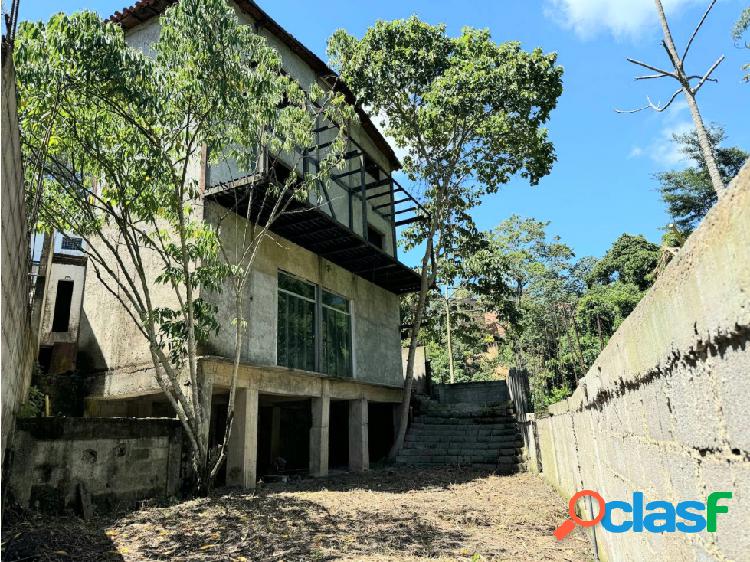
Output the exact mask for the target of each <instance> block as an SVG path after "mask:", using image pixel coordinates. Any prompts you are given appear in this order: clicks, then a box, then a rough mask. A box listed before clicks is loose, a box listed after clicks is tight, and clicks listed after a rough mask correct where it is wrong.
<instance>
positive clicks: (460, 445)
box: [404, 439, 523, 451]
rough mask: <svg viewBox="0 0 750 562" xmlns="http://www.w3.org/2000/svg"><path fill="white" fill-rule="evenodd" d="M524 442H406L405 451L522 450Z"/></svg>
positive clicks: (515, 440)
mask: <svg viewBox="0 0 750 562" xmlns="http://www.w3.org/2000/svg"><path fill="white" fill-rule="evenodd" d="M522 447H523V441H522V440H520V439H514V440H512V441H510V440H508V441H492V442H488V441H485V442H478V443H467V442H465V441H429V442H426V441H405V442H404V449H420V450H422V449H464V450H472V451H488V450H499V449H520V448H522Z"/></svg>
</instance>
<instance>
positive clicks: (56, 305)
mask: <svg viewBox="0 0 750 562" xmlns="http://www.w3.org/2000/svg"><path fill="white" fill-rule="evenodd" d="M52 240H53V243H52V248H51V250H52V259H51V263H50V265H49V266H48V272H47V291H46V298H45V301H44V305H43V308H42V317H41V326H40V334H39V357H38V359H37V362H38V363H39V367H40V369H41V371H42V372H43V373H45V374H49V375H59V374H62V373H70V372H72V371H74V370H75V369H76V356H77V354H78V330H79V327H80V322H81V311H82V305H83V287H84V282H85V280H86V255H85V254H84V252H83V251H82V250H83V246H82V245H83V240H82V239H81V238H78V237H76V236H69V235H65V234H62V233H59V232H56V233H55V234H54V236H53V238H52Z"/></svg>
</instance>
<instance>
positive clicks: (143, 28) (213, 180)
mask: <svg viewBox="0 0 750 562" xmlns="http://www.w3.org/2000/svg"><path fill="white" fill-rule="evenodd" d="M235 9H236V11H237V15H238V17H239V19H240V21H242V22H243V23H245V24H247V25H249V26H253V27H255V22H254V21H253V19H252V18H251V17H250V16H249V15H247V14H246V13H244V12H242V11H241V10H240V9H239V8H238V7H236V6H235ZM159 30H160V23H159V18H158V17H154V18H151V19H150V20H148V21H146V22H144V23H143V24H142V25H139V26H137V27H135V28H133V29H131V30H129V31H128V32H127V38H126V40H127V42H128V44H129V45H130V46H132V47H134V48H136V49H139V50H141V51H143V52H144V53H146V54H147V55H149V56H155V52H154V50H153V48H152V45H153V43H154V42H155V41H157V40H158V38H159ZM257 32H258V34H259V35H261V36H262V37H264V38H265V39H266V40H267V42H268V44H269V45H270V46H271V47H273V48H274V49H275V50H276V51H278V52H279V54H280V55H281V58H282V63H283V67H284V70H285V71H286V72H287V73H288V74H289V75H290V76H291V77H293V78H294V79H295V80H297V82H299V84H300V85H301V86H302V88H304V89H305V90H309V89H310V87H311V85H312V84H314V83H317V84H318V85H319V86H321V87H322V88H324V89H328V86H327V85H326V84H325V83H324V82H323V81H322V80H321V79H320V77H319V76H317V75H316V73H315V71H314V70H313V69H312V68H311V67H310V66H309V65H308V64H307V63H306V62H304V61H303V60H302V59H301V58H300V57H299V56H298V55H297V54H295V53H294V52H292V50H291V49H290V48H289V47H288V46H287V45H286V44H285V43H284V42H283V41H282V40H280V39H279V38H278V37H276V36H275V35H273V34H272V33H271V32H269V31H268V30H267V29H265V28H263V27H261V28H259V29H258V30H257ZM335 134H336V133H335V132H333V131H327V132H323V133H321V138H320V142H321V144H323V143H325V142H326V141H328V140H331V139H332V138H333V137H334V136H335ZM348 134H349V136H350V137H351V138H352V139H353V140H354V141H356V142H357V143H358V144H359V145H360V146H362V147H363V148H364V150H365V151H366V152H367V155H368V156H369V157H370V158H372V160H373V161H375V162H376V163H377V164H379V165H380V166H381V167H382V168H383V169H384V170H386V171H390V170H391V165H390V162H389V160H388V158H387V157H386V156H385V155H384V154H383V153H382V152H381V151H380V150H378V149H377V147H376V146H375V143H374V142H373V141H372V139H371V138H370V137H369V136H368V135H367V133H366V132H365V131H364V129H363V128H362V126H361V124H360V123H358V122H354V123H352V124H351V125H350V127H349V130H348ZM353 148H354V146H350V147H349V150H352V149H353ZM326 152H327V149H324V150H323V151H321V153H320V157H321V158H322V157H323V156H324V155H325V153H326ZM280 158H281V160H282V161H283V162H285V163H286V164H287V165H288V166H290V167H292V166H293V167H296V168H297V170H298V171H299V172H300V173H302V160H301V158H300V157H299V156H297V157H294V158H291V157H290V156H288V155H286V156H285V155H281V157H280ZM358 167H359V162H358V161H357V160H353V161H352V162H351V168H347V169H345V170H344V169H342V170H339V171H349V169H353V170H356V169H358ZM247 174H248V170H240V169H239V168H238V166H237V163H236V162H234V161H220V162H217V163H213V164H209V165H208V170H207V174H206V176H207V182H208V183H209V184H210V185H216V184H219V183H222V182H228V181H231V180H234V179H237V178H240V177H243V176H246V175H247ZM375 180H376V178H373V177H372V176H369V175H368V176H367V179H366V181H367V182H368V183H370V182H373V181H375ZM341 181H342V182H343V183H344V184H346V185H349V186H350V187H351V186H355V185H356V186H359V181H360V179H359V174H355V175H354V176H350V177H347V178H343V179H342V180H341ZM383 189H384V188H380V189H378V190H377V191H383ZM326 191H327V192H328V196H329V198H330V200H331V204H332V207H333V213H335V216H336V219H337V220H338V221H339V222H341V223H342V224H344V225H347V226H348V225H349V221H350V217H349V204H348V199H349V196H348V194H347V193H346V191H345V190H344V189H342V188H341V187H340V186H339V185H337V184H336V183H335V182H333V181H329V182H328V183H327V184H326ZM373 193H374V192H373V191H370V192H369V193H368V195H373ZM388 201H389V197H382V198H377V199H371V200H370V201H368V202H367V208H368V211H367V222H368V223H370V225H372V226H373V227H374V228H376V229H377V230H378V231H380V232H381V233H382V234H383V237H384V240H383V249H384V251H385V252H387V253H388V254H391V255H393V231H392V227H391V224H390V222H388V220H386V219H384V218H383V217H382V216H381V215H379V214H378V213H377V212H376V211H375V210H374V209H373V207H375V206H377V205H381V204H384V203H386V202H388ZM311 202H312V203H313V204H315V205H318V206H319V208H320V209H321V210H322V211H323V212H325V213H327V214H331V211H330V209H329V206H328V203H327V199H326V198H325V196H324V195H323V194H315V193H312V194H311ZM380 212H381V213H385V212H390V211H389V208H387V207H385V208H383V209H381V210H380ZM351 221H352V224H353V230H354V231H355V232H356V233H357V234H359V235H362V234H363V232H364V227H363V221H362V202H361V200H360V199H357V198H356V197H355V199H354V201H353V205H352V217H351Z"/></svg>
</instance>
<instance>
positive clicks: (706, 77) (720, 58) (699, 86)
mask: <svg viewBox="0 0 750 562" xmlns="http://www.w3.org/2000/svg"><path fill="white" fill-rule="evenodd" d="M724 58H725V57H724V55H721V56H720V57H719V58H718V60H717V61H716V62H715V63H714V64H713V65H712V66H711V68H709V69H708V72H706V74H704V75H703V78H701V81H700V82H698V85H697V86H696V87H695V88H693V95H695V94H697V93H698V90H700V89H701V86H703V84H705V83H706V82H707V81H708V80H711V78H709V76H711V73H712V72H713V71H714V70H716V67H717V66H719V65H720V64H721V61H723V60H724ZM713 81H714V82H715V81H716V80H715V79H714V80H713Z"/></svg>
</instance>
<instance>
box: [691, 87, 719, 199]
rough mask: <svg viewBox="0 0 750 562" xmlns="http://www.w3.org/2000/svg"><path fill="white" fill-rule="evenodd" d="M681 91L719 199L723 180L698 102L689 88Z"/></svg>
mask: <svg viewBox="0 0 750 562" xmlns="http://www.w3.org/2000/svg"><path fill="white" fill-rule="evenodd" d="M682 90H683V92H684V93H685V99H686V100H687V104H688V107H689V108H690V115H691V116H692V117H693V123H695V130H696V131H697V133H698V143H699V144H700V147H701V152H702V153H703V158H704V160H705V161H706V168H707V169H708V175H709V176H710V177H711V184H712V185H713V187H714V191H715V192H716V196H717V197H718V198H719V199H721V198H722V196H723V195H724V187H725V186H724V180H722V179H721V174H720V173H719V166H718V165H717V164H716V157H715V155H714V148H713V146H711V141H710V140H709V138H708V132H707V131H706V126H705V125H704V124H703V117H701V112H700V110H699V109H698V102H697V101H696V100H695V95H693V92H692V90H690V87H687V88H683V89H682Z"/></svg>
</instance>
